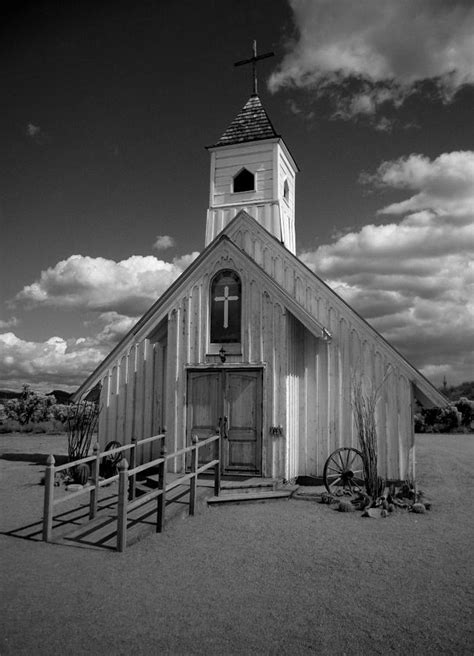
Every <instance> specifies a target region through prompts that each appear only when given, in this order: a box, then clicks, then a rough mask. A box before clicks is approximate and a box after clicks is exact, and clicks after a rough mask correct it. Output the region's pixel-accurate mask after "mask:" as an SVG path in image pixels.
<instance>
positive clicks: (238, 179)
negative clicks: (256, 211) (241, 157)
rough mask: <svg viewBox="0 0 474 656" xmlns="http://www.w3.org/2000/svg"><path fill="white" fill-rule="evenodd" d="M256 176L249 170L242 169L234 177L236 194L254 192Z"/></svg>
mask: <svg viewBox="0 0 474 656" xmlns="http://www.w3.org/2000/svg"><path fill="white" fill-rule="evenodd" d="M254 190H255V176H254V174H253V173H251V172H250V171H249V170H247V169H241V170H240V171H239V172H238V173H237V175H236V176H235V177H234V186H233V191H234V193H235V192H237V191H254Z"/></svg>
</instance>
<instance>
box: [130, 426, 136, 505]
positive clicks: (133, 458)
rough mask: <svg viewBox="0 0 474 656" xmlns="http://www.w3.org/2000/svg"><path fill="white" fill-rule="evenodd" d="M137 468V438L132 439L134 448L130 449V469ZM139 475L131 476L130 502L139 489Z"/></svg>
mask: <svg viewBox="0 0 474 656" xmlns="http://www.w3.org/2000/svg"><path fill="white" fill-rule="evenodd" d="M136 466H137V438H136V437H132V446H131V448H130V469H135V467H136ZM136 484H137V475H136V474H132V475H131V476H130V483H129V489H128V498H129V499H130V501H133V500H134V499H135V495H136V489H137V486H136Z"/></svg>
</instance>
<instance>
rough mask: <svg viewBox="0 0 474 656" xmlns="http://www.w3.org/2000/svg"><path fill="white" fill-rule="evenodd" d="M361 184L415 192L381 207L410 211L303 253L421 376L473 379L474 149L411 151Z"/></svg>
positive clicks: (387, 210)
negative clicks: (434, 152) (430, 156)
mask: <svg viewBox="0 0 474 656" xmlns="http://www.w3.org/2000/svg"><path fill="white" fill-rule="evenodd" d="M363 181H364V182H365V183H367V184H369V183H372V184H375V185H377V186H382V187H386V188H394V189H402V190H407V191H409V192H414V193H413V195H412V196H410V197H409V198H407V199H406V200H404V201H401V202H399V203H393V204H391V205H388V206H387V207H384V208H382V209H381V210H380V212H379V213H381V214H393V215H395V216H397V215H400V214H405V213H406V212H412V213H408V214H405V216H404V217H403V218H401V219H400V221H399V222H398V223H395V222H393V223H389V224H385V225H375V224H369V225H366V226H364V227H362V228H361V229H360V230H357V231H355V230H353V231H351V232H349V233H347V234H343V235H342V236H340V237H339V238H338V239H336V241H334V242H333V243H331V244H326V245H322V246H320V247H319V248H318V249H317V250H316V251H313V252H305V253H303V254H302V255H301V259H302V260H303V261H304V262H305V263H306V264H307V265H308V266H310V267H311V268H312V269H313V270H314V271H316V272H317V273H319V274H320V275H322V276H323V277H324V278H326V279H327V280H328V282H329V284H330V285H331V286H332V287H333V288H334V289H336V291H337V292H338V293H339V294H340V295H341V296H342V297H343V298H345V299H346V300H347V301H348V302H349V303H350V304H351V305H353V307H354V308H355V309H356V310H358V311H359V312H360V313H361V314H362V316H364V317H366V318H367V319H370V322H371V323H372V325H374V327H375V328H377V329H378V330H379V331H380V332H381V333H382V334H383V335H384V336H385V337H386V338H387V339H388V340H389V341H390V342H391V343H392V344H393V345H394V346H395V347H396V348H398V350H400V351H401V352H402V353H403V354H404V355H405V356H407V357H408V359H409V360H410V361H412V362H413V363H414V364H415V365H416V366H418V367H420V368H421V369H422V371H424V372H425V373H426V375H431V376H438V377H440V378H442V376H443V375H446V376H447V377H448V380H450V381H451V382H460V381H461V380H467V379H470V378H472V371H473V370H474V354H473V346H472V326H473V325H474V267H473V262H474V152H469V151H468V152H461V153H459V152H453V153H445V154H443V155H440V156H439V157H437V158H436V159H434V160H430V159H428V158H426V157H423V156H421V155H410V156H409V157H406V158H401V159H399V160H396V161H393V162H385V163H383V164H382V165H381V166H380V167H379V169H378V170H377V171H376V173H375V174H373V175H364V176H363ZM440 378H439V380H438V382H440Z"/></svg>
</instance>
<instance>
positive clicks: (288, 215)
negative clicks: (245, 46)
mask: <svg viewBox="0 0 474 656" xmlns="http://www.w3.org/2000/svg"><path fill="white" fill-rule="evenodd" d="M268 56H270V54H267V55H260V56H257V54H256V44H255V42H254V55H253V57H252V58H251V59H248V60H245V61H242V62H237V64H236V66H237V65H240V64H247V63H252V64H253V68H254V75H253V93H252V95H251V96H250V98H249V100H248V101H247V102H246V103H245V105H244V106H243V107H242V109H241V110H240V112H239V113H238V114H237V116H236V117H235V118H234V120H233V121H232V123H231V124H230V125H229V127H228V128H227V130H225V132H224V133H223V134H222V136H221V138H220V139H219V141H218V142H217V143H216V144H214V145H213V146H208V148H207V150H208V151H209V153H210V155H211V175H210V193H209V209H208V211H207V224H206V246H207V245H208V244H210V243H211V242H212V241H213V240H214V239H215V238H216V237H217V235H218V234H219V233H220V232H221V230H222V229H223V228H225V226H226V225H227V224H228V223H229V222H230V221H231V220H232V219H233V218H234V217H235V216H236V214H237V213H238V212H239V211H240V210H245V211H246V212H247V213H248V214H250V215H251V216H252V217H253V218H254V219H255V220H256V221H257V222H258V223H260V224H261V225H262V226H263V227H264V228H265V229H266V230H268V232H270V233H271V234H272V235H273V236H274V237H276V238H277V239H278V240H279V241H280V242H281V243H282V244H283V245H284V246H286V248H288V250H289V251H291V252H292V253H293V254H294V253H295V250H296V243H295V241H296V240H295V177H296V173H297V171H298V167H297V165H296V163H295V161H294V159H293V157H292V156H291V153H290V151H289V150H288V148H287V147H286V145H285V143H284V141H283V139H282V138H281V136H280V135H279V134H277V132H276V131H275V129H274V127H273V125H272V123H271V121H270V119H269V117H268V115H267V113H266V111H265V109H264V107H263V105H262V103H261V101H260V98H259V96H258V94H257V78H256V72H255V63H256V61H257V60H258V59H263V58H265V57H268Z"/></svg>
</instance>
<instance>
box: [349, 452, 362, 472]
mask: <svg viewBox="0 0 474 656" xmlns="http://www.w3.org/2000/svg"><path fill="white" fill-rule="evenodd" d="M358 456H359V454H358V453H356V452H355V451H354V453H353V455H352V458H351V461H350V462H349V463H348V464H347V466H348V467H350V468H352V465H353V464H354V461H355V459H356V458H357V457H358Z"/></svg>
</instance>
